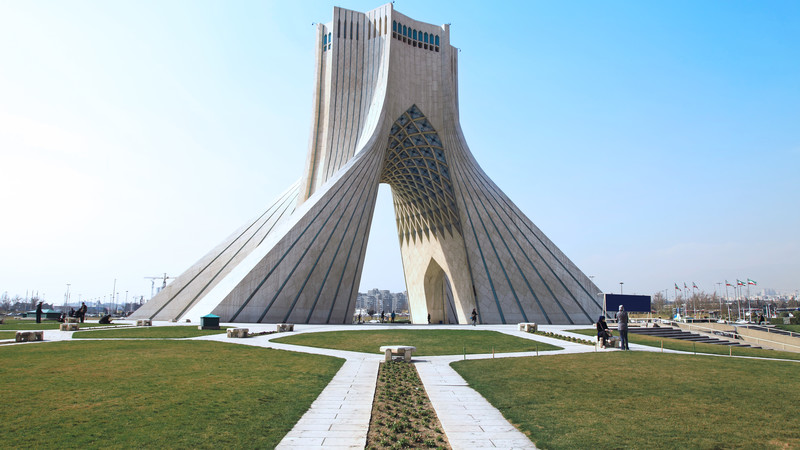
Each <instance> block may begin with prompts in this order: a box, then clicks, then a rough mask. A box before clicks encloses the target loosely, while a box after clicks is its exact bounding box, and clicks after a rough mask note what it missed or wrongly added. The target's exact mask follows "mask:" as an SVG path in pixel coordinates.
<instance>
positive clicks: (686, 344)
mask: <svg viewBox="0 0 800 450" xmlns="http://www.w3.org/2000/svg"><path fill="white" fill-rule="evenodd" d="M611 331H612V332H613V333H614V336H619V333H617V330H611ZM569 332H570V333H578V334H584V335H586V336H597V330H596V329H593V328H592V329H584V330H569ZM628 341H629V342H630V343H632V344H641V345H647V346H650V347H659V348H660V347H661V342H662V341H663V342H664V348H666V349H670V350H680V351H684V352H695V351H696V352H697V353H709V354H712V355H728V354H730V353H733V356H757V357H759V358H777V359H794V360H800V353H792V352H781V351H778V350H765V349H760V348H742V347H729V346H727V345H717V344H704V343H702V342H697V343H693V342H690V341H682V340H680V339H669V338H660V337H655V336H644V335H641V334H635V333H630V332H629V333H628Z"/></svg>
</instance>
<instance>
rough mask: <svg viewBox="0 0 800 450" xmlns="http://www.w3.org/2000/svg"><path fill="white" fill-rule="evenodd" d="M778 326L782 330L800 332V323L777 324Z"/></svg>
mask: <svg viewBox="0 0 800 450" xmlns="http://www.w3.org/2000/svg"><path fill="white" fill-rule="evenodd" d="M775 327H776V328H780V329H781V330H786V331H791V332H793V333H800V325H775Z"/></svg>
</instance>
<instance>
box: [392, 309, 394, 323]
mask: <svg viewBox="0 0 800 450" xmlns="http://www.w3.org/2000/svg"><path fill="white" fill-rule="evenodd" d="M392 323H394V311H392Z"/></svg>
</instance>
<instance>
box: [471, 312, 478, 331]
mask: <svg viewBox="0 0 800 450" xmlns="http://www.w3.org/2000/svg"><path fill="white" fill-rule="evenodd" d="M477 324H478V310H477V309H476V308H472V326H473V327H474V326H476V325H477Z"/></svg>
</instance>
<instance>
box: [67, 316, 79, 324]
mask: <svg viewBox="0 0 800 450" xmlns="http://www.w3.org/2000/svg"><path fill="white" fill-rule="evenodd" d="M80 321H81V319H80V318H79V317H69V316H67V317H64V323H79V322H80Z"/></svg>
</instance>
